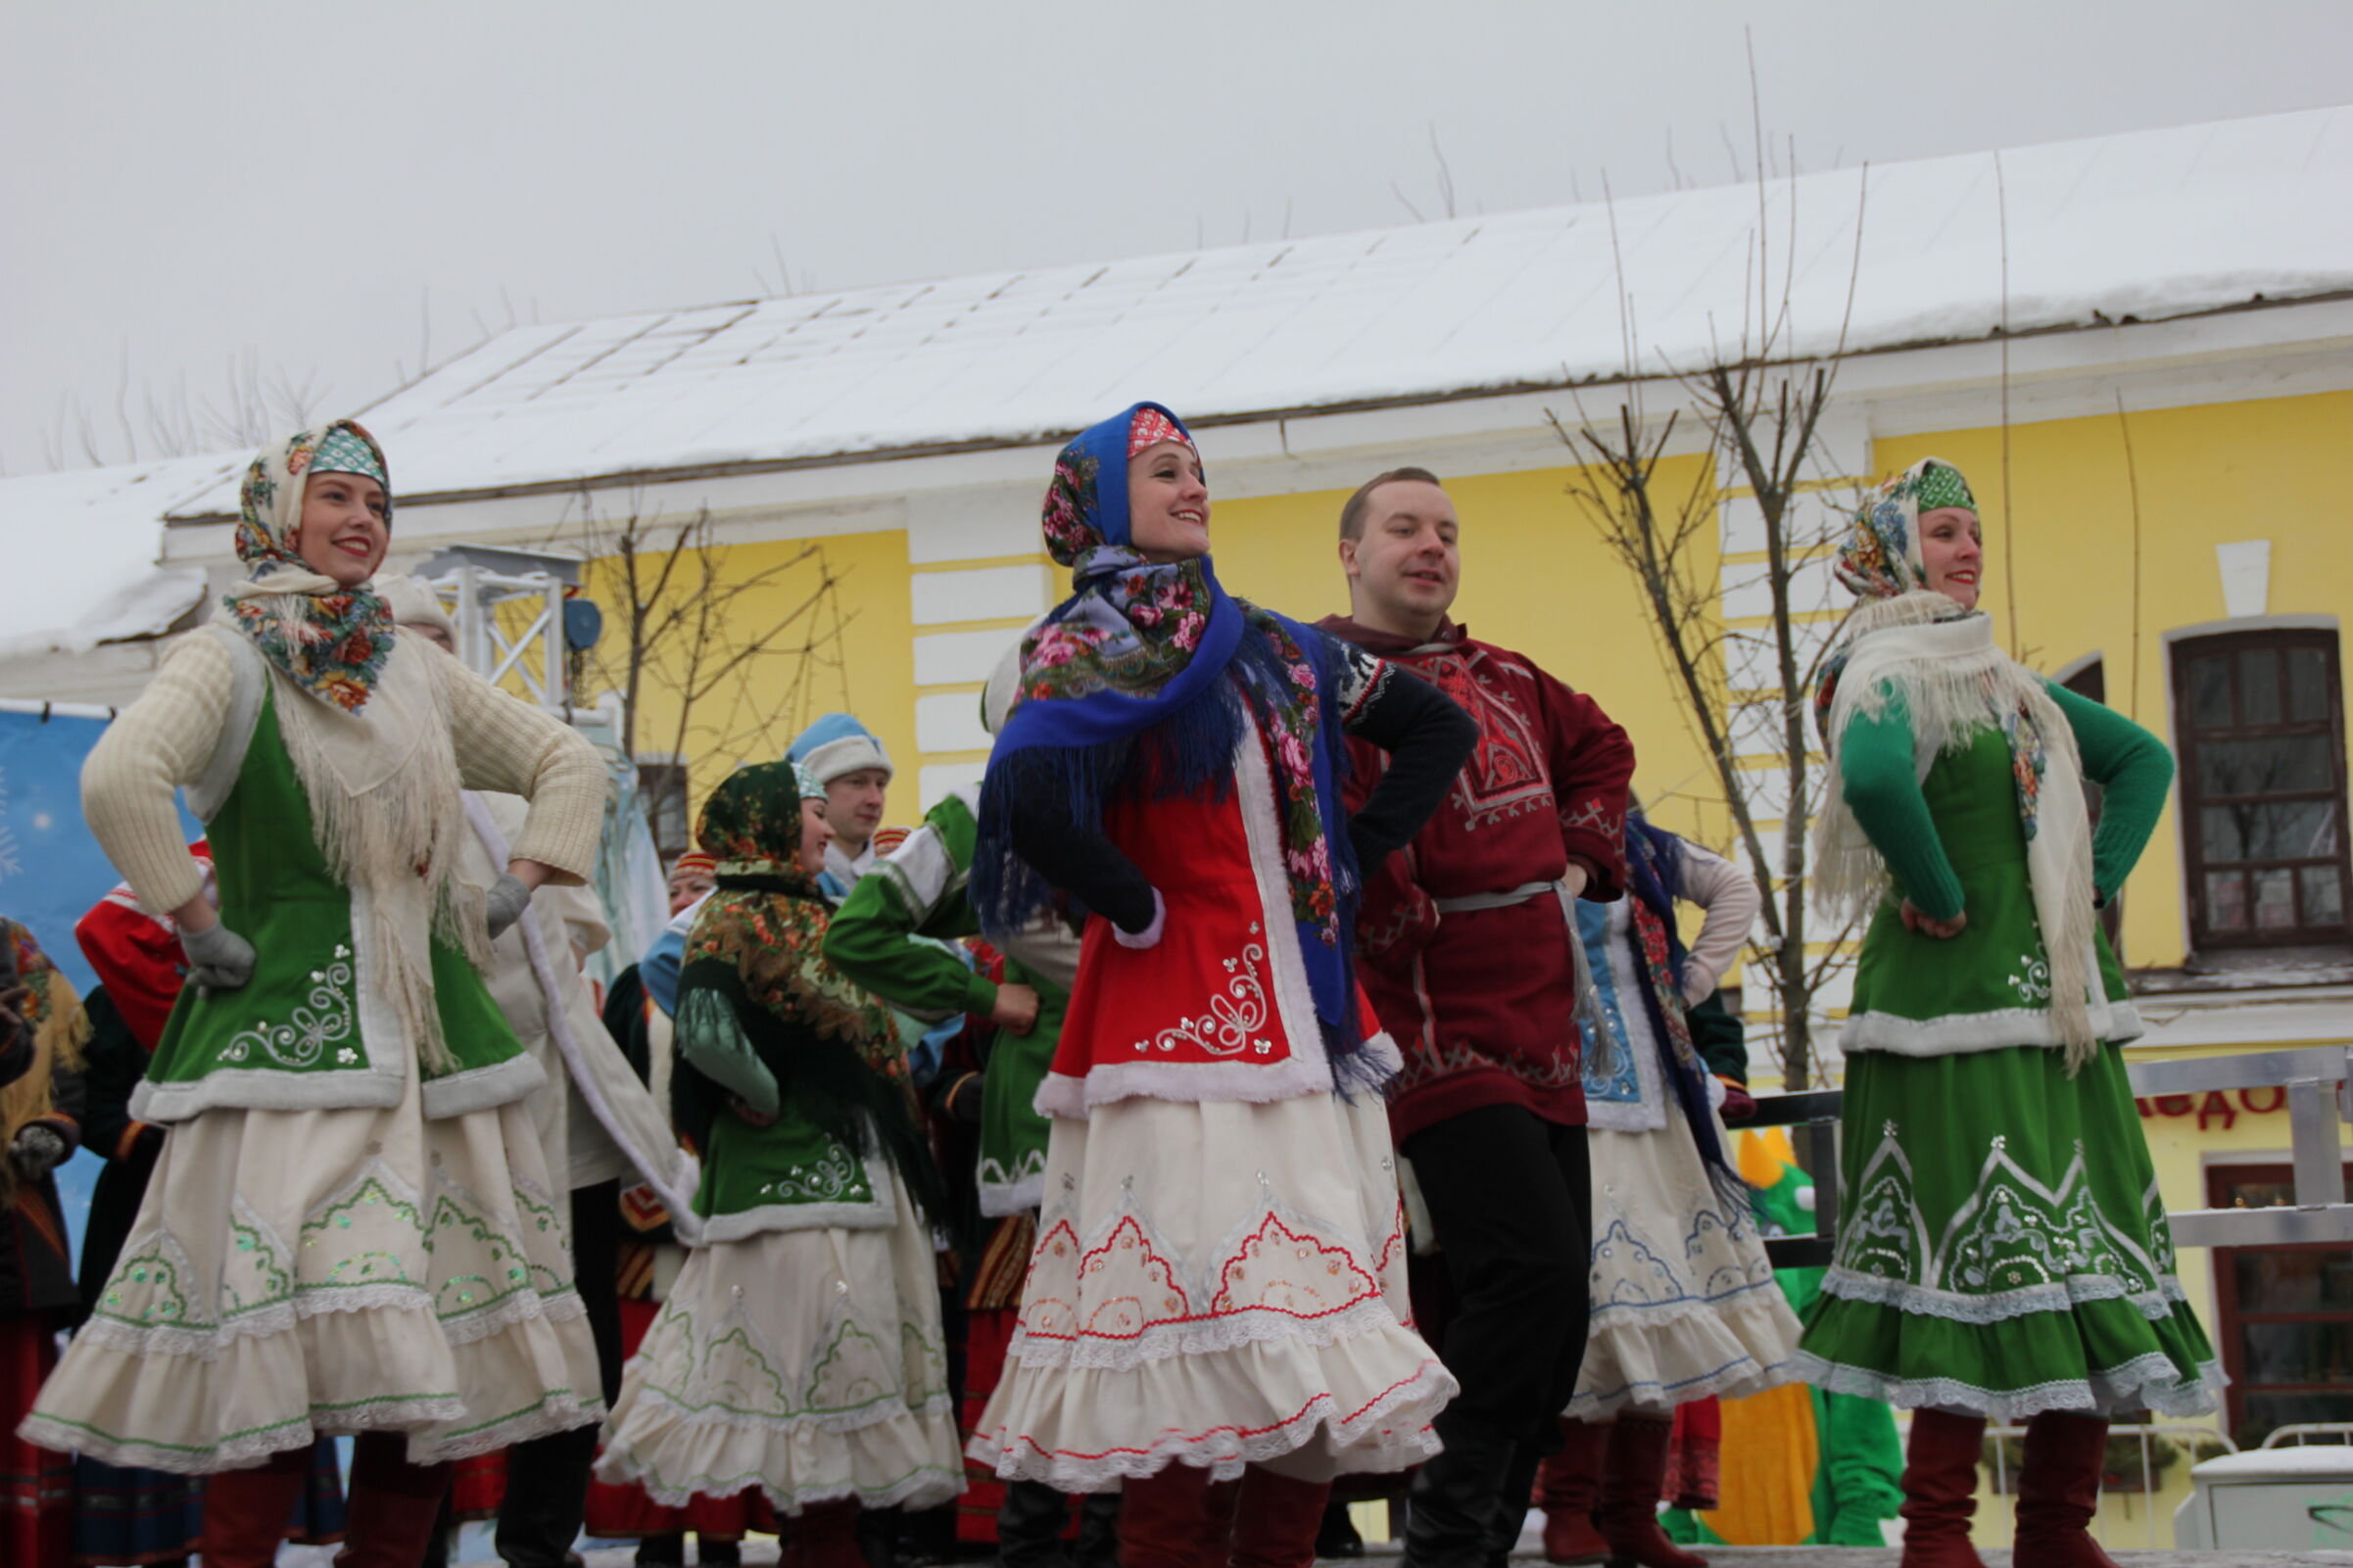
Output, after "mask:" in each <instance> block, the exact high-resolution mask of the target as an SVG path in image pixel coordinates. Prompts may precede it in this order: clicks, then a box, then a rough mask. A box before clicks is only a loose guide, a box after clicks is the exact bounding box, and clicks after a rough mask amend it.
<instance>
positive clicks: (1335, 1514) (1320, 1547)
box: [1316, 1497, 1365, 1561]
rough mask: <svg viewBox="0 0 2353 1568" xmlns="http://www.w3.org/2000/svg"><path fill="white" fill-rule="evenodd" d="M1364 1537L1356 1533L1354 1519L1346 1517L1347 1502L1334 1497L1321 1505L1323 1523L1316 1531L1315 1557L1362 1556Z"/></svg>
mask: <svg viewBox="0 0 2353 1568" xmlns="http://www.w3.org/2000/svg"><path fill="white" fill-rule="evenodd" d="M1363 1555H1365V1538H1364V1537H1363V1536H1361V1535H1359V1534H1357V1528H1356V1521H1355V1520H1354V1519H1351V1518H1349V1517H1348V1504H1347V1503H1345V1502H1343V1501H1341V1500H1340V1499H1339V1498H1338V1497H1334V1498H1332V1499H1331V1501H1329V1502H1327V1503H1325V1504H1324V1505H1323V1523H1322V1525H1321V1527H1319V1528H1318V1529H1317V1531H1316V1558H1317V1560H1318V1561H1322V1560H1324V1559H1327V1558H1331V1557H1362V1556H1363Z"/></svg>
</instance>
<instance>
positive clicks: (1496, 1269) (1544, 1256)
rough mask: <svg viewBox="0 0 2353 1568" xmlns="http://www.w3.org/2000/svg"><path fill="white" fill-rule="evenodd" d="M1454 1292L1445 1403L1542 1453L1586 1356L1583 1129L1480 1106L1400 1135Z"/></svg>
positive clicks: (1588, 1247)
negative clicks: (1454, 1386) (1455, 1391)
mask: <svg viewBox="0 0 2353 1568" xmlns="http://www.w3.org/2000/svg"><path fill="white" fill-rule="evenodd" d="M1404 1153H1405V1156H1406V1158H1407V1159H1409V1160H1411V1161H1412V1162H1413V1163H1414V1176H1415V1179H1416V1180H1417V1182H1418V1183H1419V1185H1420V1187H1421V1196H1422V1198H1423V1199H1424V1200H1425V1201H1426V1202H1427V1203H1428V1205H1429V1212H1430V1222H1431V1224H1432V1225H1433V1227H1434V1228H1435V1229H1436V1230H1437V1233H1438V1247H1439V1250H1440V1252H1441V1253H1442V1255H1443V1258H1444V1261H1445V1264H1446V1273H1447V1278H1448V1280H1449V1281H1450V1282H1451V1283H1452V1284H1453V1286H1454V1291H1455V1298H1456V1300H1455V1310H1454V1315H1453V1316H1452V1317H1451V1318H1450V1319H1449V1320H1448V1322H1447V1325H1446V1343H1445V1344H1444V1345H1443V1346H1441V1347H1440V1348H1439V1352H1438V1354H1439V1356H1440V1357H1441V1358H1442V1359H1443V1360H1444V1361H1445V1362H1446V1367H1447V1370H1448V1371H1450V1372H1452V1373H1454V1375H1455V1378H1456V1380H1457V1381H1458V1382H1460V1383H1461V1384H1462V1385H1463V1392H1462V1393H1461V1394H1460V1395H1458V1396H1457V1397H1456V1399H1455V1402H1454V1403H1453V1404H1451V1405H1449V1406H1448V1407H1447V1412H1446V1413H1447V1416H1448V1418H1449V1419H1450V1420H1452V1421H1475V1422H1477V1423H1478V1424H1479V1425H1480V1426H1483V1427H1485V1428H1486V1429H1488V1430H1489V1431H1491V1432H1493V1433H1495V1434H1496V1435H1497V1436H1498V1437H1501V1438H1504V1439H1506V1440H1508V1441H1511V1442H1514V1443H1534V1444H1538V1445H1540V1446H1541V1447H1542V1448H1543V1449H1545V1450H1546V1451H1550V1450H1551V1449H1552V1448H1553V1447H1554V1446H1555V1444H1556V1441H1557V1440H1556V1438H1555V1423H1556V1421H1557V1420H1558V1418H1559V1417H1560V1414H1561V1411H1562V1410H1565V1409H1566V1408H1568V1401H1569V1396H1571V1395H1572V1394H1574V1393H1576V1390H1577V1367H1578V1364H1579V1363H1580V1362H1582V1361H1583V1360H1584V1358H1585V1327H1586V1320H1587V1317H1588V1316H1589V1302H1588V1297H1587V1291H1588V1283H1587V1281H1588V1275H1589V1273H1590V1271H1591V1268H1592V1261H1593V1176H1592V1171H1591V1167H1590V1165H1589V1164H1587V1157H1586V1147H1585V1129H1584V1128H1583V1127H1563V1126H1561V1125H1559V1124H1557V1123H1555V1122H1550V1121H1547V1120H1545V1119H1544V1118H1543V1117H1539V1116H1537V1115H1536V1114H1535V1113H1533V1112H1531V1111H1527V1110H1524V1109H1522V1108H1521V1107H1518V1106H1484V1107H1481V1108H1480V1109H1479V1110H1476V1111H1466V1112H1465V1113H1464V1114H1463V1115H1461V1116H1458V1117H1448V1118H1447V1119H1446V1120H1444V1121H1441V1122H1438V1123H1437V1124H1435V1125H1433V1126H1429V1127H1424V1128H1423V1129H1422V1130H1421V1131H1419V1132H1417V1133H1415V1134H1414V1135H1413V1136H1412V1137H1411V1138H1408V1139H1407V1140H1406V1141H1405V1148H1404Z"/></svg>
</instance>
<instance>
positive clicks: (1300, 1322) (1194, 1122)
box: [967, 1094, 1456, 1492]
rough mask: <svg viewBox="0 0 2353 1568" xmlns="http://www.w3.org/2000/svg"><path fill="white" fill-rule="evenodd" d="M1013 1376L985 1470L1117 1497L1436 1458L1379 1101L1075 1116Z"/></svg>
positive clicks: (1041, 1239)
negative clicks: (1122, 1482) (1202, 1471)
mask: <svg viewBox="0 0 2353 1568" xmlns="http://www.w3.org/2000/svg"><path fill="white" fill-rule="evenodd" d="M1037 1237H1038V1240H1037V1250H1036V1252H1035V1253H1034V1254H1033V1255H1032V1261H1031V1265H1030V1275H1029V1280H1028V1283H1027V1284H1026V1286H1025V1287H1024V1289H1023V1292H1022V1307H1021V1318H1020V1323H1019V1326H1018V1328H1017V1329H1016V1331H1015V1334H1014V1338H1013V1342H1012V1345H1011V1347H1010V1349H1009V1350H1008V1351H1007V1353H1006V1358H1005V1371H1004V1376H1003V1378H1002V1380H1001V1381H1000V1382H999V1383H998V1384H997V1389H996V1393H995V1395H994V1396H993V1397H992V1398H991V1399H990V1400H989V1402H988V1406H987V1408H986V1410H985V1411H984V1413H983V1415H982V1418H981V1422H980V1426H979V1430H978V1431H977V1432H976V1433H975V1434H974V1436H973V1439H972V1442H971V1444H970V1445H969V1446H968V1449H967V1451H968V1452H970V1453H971V1455H972V1457H973V1458H974V1459H976V1460H978V1461H979V1462H981V1463H982V1464H984V1465H986V1466H988V1467H989V1468H991V1469H993V1470H994V1471H995V1472H996V1473H997V1474H998V1475H1000V1476H1003V1477H1006V1478H1008V1479H1011V1478H1027V1479H1031V1480H1037V1481H1044V1482H1047V1483H1049V1484H1051V1485H1053V1486H1055V1487H1057V1488H1060V1489H1061V1490H1063V1491H1065V1492H1094V1491H1104V1490H1108V1489H1109V1487H1110V1486H1111V1485H1113V1484H1114V1483H1116V1482H1117V1481H1118V1480H1119V1479H1120V1478H1122V1477H1127V1476H1145V1475H1151V1474H1153V1473H1155V1472H1157V1471H1159V1470H1160V1469H1162V1468H1163V1467H1165V1466H1167V1465H1169V1464H1171V1463H1180V1464H1190V1465H1196V1466H1200V1467H1203V1468H1206V1469H1208V1470H1210V1471H1211V1472H1212V1473H1213V1474H1215V1475H1217V1476H1219V1477H1221V1478H1225V1477H1231V1476H1234V1475H1238V1474H1239V1473H1240V1472H1241V1469H1242V1466H1243V1465H1244V1464H1245V1463H1272V1464H1273V1467H1274V1468H1276V1469H1278V1470H1281V1471H1284V1472H1285V1473H1287V1474H1291V1475H1294V1476H1297V1477H1299V1478H1300V1479H1305V1480H1315V1479H1322V1478H1326V1477H1329V1476H1332V1475H1337V1474H1340V1473H1342V1472H1347V1471H1355V1472H1378V1471H1392V1470H1400V1469H1403V1468H1405V1467H1406V1466H1408V1465H1411V1464H1414V1463H1416V1462H1417V1461H1418V1460H1420V1459H1422V1458H1425V1457H1427V1456H1428V1455H1429V1454H1431V1453H1433V1452H1435V1451H1436V1450H1437V1447H1438V1444H1437V1440H1436V1439H1435V1438H1434V1437H1433V1436H1432V1435H1431V1434H1430V1431H1429V1422H1430V1418H1431V1417H1432V1416H1434V1415H1436V1414H1437V1413H1438V1411H1439V1410H1441V1409H1443V1408H1444V1407H1445V1405H1446V1402H1447V1401H1448V1400H1450V1399H1452V1398H1453V1397H1454V1394H1455V1387H1456V1385H1455V1380H1454V1378H1453V1377H1452V1376H1450V1375H1449V1374H1448V1373H1447V1371H1446V1369H1445V1367H1443V1366H1442V1365H1441V1364H1440V1363H1439V1361H1438V1357H1437V1354H1436V1353H1435V1352H1433V1351H1432V1350H1431V1349H1430V1348H1429V1347H1428V1346H1427V1345H1426V1344H1424V1343H1423V1342H1422V1340H1421V1337H1420V1336H1419V1335H1418V1334H1417V1333H1415V1332H1414V1330H1413V1327H1412V1315H1411V1309H1410V1307H1408V1304H1407V1299H1406V1271H1405V1253H1406V1243H1405V1232H1404V1221H1403V1212H1402V1209H1401V1207H1400V1205H1399V1202H1398V1195H1397V1178H1396V1165H1395V1161H1394V1159H1393V1158H1392V1155H1391V1151H1390V1144H1389V1127H1388V1119H1387V1116H1386V1113H1385V1112H1384V1111H1383V1109H1382V1107H1381V1104H1380V1102H1379V1100H1378V1099H1377V1097H1371V1096H1361V1097H1359V1100H1358V1101H1357V1103H1355V1104H1350V1103H1348V1102H1344V1101H1342V1100H1340V1099H1338V1098H1336V1097H1334V1096H1332V1095H1330V1094H1310V1095H1302V1096H1299V1097H1296V1098H1293V1099H1287V1100H1278V1101H1274V1102H1273V1103H1272V1104H1267V1105H1240V1104H1225V1103H1207V1104H1196V1103H1192V1102H1184V1101H1162V1100H1146V1099H1132V1100H1123V1101H1119V1102H1116V1103H1114V1104H1111V1105H1106V1106H1098V1107H1096V1108H1095V1109H1094V1110H1093V1112H1092V1113H1091V1114H1090V1116H1089V1117H1088V1118H1087V1119H1086V1120H1083V1121H1081V1120H1077V1119H1073V1118H1069V1117H1057V1118H1056V1119H1055V1121H1054V1125H1053V1136H1052V1141H1051V1144H1050V1147H1049V1149H1048V1153H1047V1157H1046V1188H1045V1204H1044V1207H1043V1210H1042V1212H1041V1213H1040V1215H1039V1219H1038V1225H1037Z"/></svg>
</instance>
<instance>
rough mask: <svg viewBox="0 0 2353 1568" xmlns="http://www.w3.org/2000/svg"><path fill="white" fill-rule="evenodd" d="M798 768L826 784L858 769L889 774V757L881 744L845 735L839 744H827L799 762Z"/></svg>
mask: <svg viewBox="0 0 2353 1568" xmlns="http://www.w3.org/2000/svg"><path fill="white" fill-rule="evenodd" d="M800 765H801V766H802V767H804V768H806V769H808V770H809V774H810V777H812V778H814V779H815V780H816V781H817V782H818V783H819V784H832V783H833V782H834V781H835V780H836V779H839V778H840V777H841V776H842V775H843V774H845V773H856V772H857V771H858V770H859V769H860V768H880V769H882V770H883V771H884V772H885V773H891V772H893V770H892V768H891V766H890V753H889V752H888V751H885V750H884V749H883V742H882V741H880V740H877V739H876V738H875V737H874V736H870V735H845V736H841V738H840V739H839V740H828V741H827V742H826V743H825V744H824V745H821V746H818V747H816V748H815V749H814V750H812V751H810V753H809V754H808V755H807V756H805V757H803V758H801V759H800Z"/></svg>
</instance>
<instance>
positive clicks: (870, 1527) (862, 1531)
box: [857, 1508, 901, 1568]
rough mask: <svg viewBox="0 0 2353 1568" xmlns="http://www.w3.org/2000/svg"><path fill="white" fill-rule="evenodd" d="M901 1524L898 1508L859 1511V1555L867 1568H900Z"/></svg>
mask: <svg viewBox="0 0 2353 1568" xmlns="http://www.w3.org/2000/svg"><path fill="white" fill-rule="evenodd" d="M900 1523H901V1516H900V1513H899V1510H898V1509H896V1508H860V1509H859V1510H858V1530H857V1534H858V1555H860V1556H862V1557H864V1558H865V1559H866V1568H898V1564H899V1526H900Z"/></svg>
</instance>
